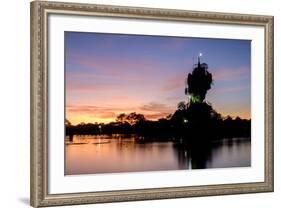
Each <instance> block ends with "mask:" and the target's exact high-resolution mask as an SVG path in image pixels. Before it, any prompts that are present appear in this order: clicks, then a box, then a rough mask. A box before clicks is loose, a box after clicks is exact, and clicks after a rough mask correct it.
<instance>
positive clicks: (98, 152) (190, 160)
mask: <svg viewBox="0 0 281 208" xmlns="http://www.w3.org/2000/svg"><path fill="white" fill-rule="evenodd" d="M65 161H66V164H65V174H66V175H73V174H92V173H112V172H132V171H159V170H185V169H205V168H226V167H247V166H250V165H251V141H250V139H249V138H232V139H222V140H217V141H214V142H212V143H211V144H209V145H204V144H202V145H201V146H198V145H197V146H195V147H194V146H192V147H191V146H185V147H184V145H181V144H177V143H175V142H173V141H169V142H144V141H143V140H141V139H139V138H138V137H137V136H135V135H132V136H129V137H128V136H127V137H125V136H124V135H92V136H89V135H87V136H74V137H73V141H72V142H71V141H70V139H69V137H66V148H65Z"/></svg>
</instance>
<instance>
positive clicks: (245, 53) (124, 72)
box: [65, 32, 251, 124]
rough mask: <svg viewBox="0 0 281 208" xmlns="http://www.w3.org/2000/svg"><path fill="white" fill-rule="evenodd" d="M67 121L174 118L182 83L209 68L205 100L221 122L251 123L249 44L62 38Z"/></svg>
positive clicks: (126, 37) (122, 37)
mask: <svg viewBox="0 0 281 208" xmlns="http://www.w3.org/2000/svg"><path fill="white" fill-rule="evenodd" d="M65 53H66V54H65V57H66V58H65V59H66V60H65V76H66V118H67V119H69V120H70V121H71V122H72V123H73V124H77V123H80V122H86V123H88V122H91V123H94V122H104V123H108V122H110V121H114V120H115V118H116V116H117V115H118V114H120V113H130V112H137V113H142V114H144V115H145V117H146V118H147V119H152V120H157V119H159V118H162V117H166V116H167V115H169V114H171V113H173V112H174V111H175V110H176V108H177V104H178V103H179V102H180V101H187V96H186V95H184V87H185V85H184V80H185V77H186V76H187V74H188V73H189V72H191V71H192V66H193V64H195V63H197V56H198V54H199V53H202V54H203V56H202V58H201V60H202V61H201V62H206V63H207V64H208V65H209V72H211V73H212V74H213V79H214V85H213V86H212V88H211V90H209V91H208V94H207V97H206V100H207V101H208V102H210V103H211V104H212V106H213V108H214V109H215V110H217V111H218V112H219V113H221V114H222V115H223V116H226V115H231V116H233V117H236V116H240V117H242V118H250V111H251V91H250V90H251V88H250V86H251V76H250V75H251V54H250V53H251V41H249V40H226V39H202V38H186V37H184V38H183V37H167V36H166V37H164V36H143V35H120V34H101V33H80V32H65Z"/></svg>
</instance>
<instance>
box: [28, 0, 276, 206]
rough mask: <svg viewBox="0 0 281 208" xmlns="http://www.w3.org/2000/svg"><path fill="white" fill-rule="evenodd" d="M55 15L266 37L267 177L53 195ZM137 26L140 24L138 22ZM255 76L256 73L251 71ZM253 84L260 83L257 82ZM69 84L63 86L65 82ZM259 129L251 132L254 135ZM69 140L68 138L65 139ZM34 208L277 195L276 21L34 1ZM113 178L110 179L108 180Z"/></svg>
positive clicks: (255, 16)
mask: <svg viewBox="0 0 281 208" xmlns="http://www.w3.org/2000/svg"><path fill="white" fill-rule="evenodd" d="M50 15H61V16H63V15H70V16H73V17H77V18H82V17H104V18H126V19H133V20H146V21H161V22H162V23H165V22H179V23H185V22H186V23H196V24H209V25H227V26H249V27H258V28H260V29H262V30H263V31H264V33H263V35H264V39H263V41H264V42H263V43H261V45H262V46H263V48H264V51H263V54H264V57H263V58H264V66H263V67H264V74H263V76H264V94H263V95H262V96H263V98H264V105H263V106H264V109H259V110H260V111H262V112H264V113H263V116H264V121H262V123H263V124H264V127H263V128H264V135H263V138H264V141H262V144H263V154H264V158H263V161H264V162H263V164H264V166H263V174H264V180H263V181H258V182H256V181H255V182H252V181H249V182H243V183H241V182H239V183H222V184H209V185H207V184H205V185H202V184H201V185H190V186H185V185H183V186H174V187H165V186H163V187H157V188H141V189H122V190H102V191H95V190H92V191H87V192H81V191H75V192H71V193H50V187H49V186H50V170H49V165H50V163H51V160H50V159H49V158H50V151H49V150H50V149H49V148H50V143H49V138H50V135H51V134H50V132H49V131H50V128H49V126H50V120H49V111H50V108H49V104H50V100H49V93H50V87H51V86H50V85H51V82H50V80H49V77H50V76H49V70H50V65H49V59H48V58H49V56H50V51H49V48H48V43H49V41H50V39H49V38H50V37H49V32H50V31H49V30H50V22H49V16H50ZM136 24H138V23H137V22H136ZM252 70H255V69H252ZM252 79H255V78H254V77H252ZM63 81H64V80H62V82H63ZM253 130H254V129H252V131H253ZM62 140H64V138H62ZM30 149H31V176H30V177H31V192H30V193H31V205H32V206H34V207H42V206H59V205H79V204H90V203H106V202H122V201H137V200H153V199H169V198H181V197H197V196H211V195H227V194H243V193H258V192H272V191H273V17H272V16H260V15H248V14H228V13H215V12H201V11H200V12H199V11H184V10H169V9H156V8H133V7H123V6H108V5H91V4H79V3H60V2H44V1H34V2H32V3H31V148H30ZM108 177H111V176H110V175H108Z"/></svg>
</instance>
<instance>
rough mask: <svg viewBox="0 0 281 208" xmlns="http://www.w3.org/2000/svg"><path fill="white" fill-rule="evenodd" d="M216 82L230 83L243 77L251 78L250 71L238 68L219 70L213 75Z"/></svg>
mask: <svg viewBox="0 0 281 208" xmlns="http://www.w3.org/2000/svg"><path fill="white" fill-rule="evenodd" d="M212 74H213V79H214V81H228V80H233V79H237V78H241V77H243V76H244V77H249V76H250V70H249V69H248V68H245V67H241V68H237V69H228V68H224V69H217V70H216V71H214V72H213V73H212Z"/></svg>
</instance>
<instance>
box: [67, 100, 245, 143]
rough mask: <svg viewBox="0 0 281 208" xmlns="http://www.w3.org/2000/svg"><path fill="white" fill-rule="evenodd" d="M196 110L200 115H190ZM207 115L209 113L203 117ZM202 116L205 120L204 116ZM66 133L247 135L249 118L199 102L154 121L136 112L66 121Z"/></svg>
mask: <svg viewBox="0 0 281 208" xmlns="http://www.w3.org/2000/svg"><path fill="white" fill-rule="evenodd" d="M194 111H198V113H200V114H201V115H198V114H196V116H195V115H194V114H193V112H194ZM206 115H209V116H206ZM203 118H204V119H203ZM65 126H66V135H69V136H73V135H98V134H138V135H140V136H144V137H147V138H155V139H156V138H158V139H165V138H185V137H197V138H198V137H200V138H202V137H206V136H207V138H206V139H209V138H215V139H217V138H226V137H249V136H250V134H251V120H248V119H241V118H239V117H236V118H232V117H230V116H227V117H222V116H221V115H220V114H219V113H217V112H216V111H214V110H213V109H212V108H211V107H210V105H208V104H206V103H201V104H200V105H199V106H198V105H195V106H192V107H190V106H189V107H188V105H186V104H184V102H181V103H179V105H178V109H177V110H176V111H175V113H174V114H172V115H169V116H168V117H166V118H161V119H159V120H157V121H152V120H147V119H146V118H145V116H144V115H142V114H137V113H135V112H133V113H130V114H125V113H122V114H119V115H118V116H117V117H116V121H115V122H110V123H107V124H104V123H80V124H78V125H72V124H71V123H70V122H69V121H68V120H66V124H65Z"/></svg>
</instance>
